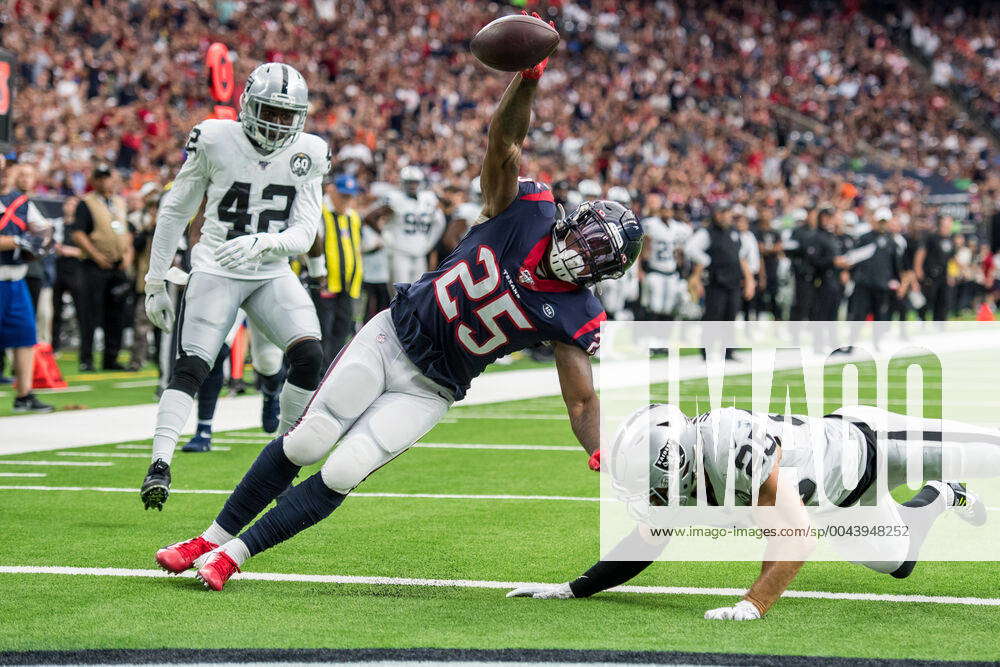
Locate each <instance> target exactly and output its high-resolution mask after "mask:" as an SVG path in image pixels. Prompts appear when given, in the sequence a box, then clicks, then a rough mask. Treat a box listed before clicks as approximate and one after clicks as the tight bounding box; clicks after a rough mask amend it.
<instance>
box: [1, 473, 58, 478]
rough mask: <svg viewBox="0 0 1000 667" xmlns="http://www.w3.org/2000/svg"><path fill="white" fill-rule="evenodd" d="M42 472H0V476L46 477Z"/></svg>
mask: <svg viewBox="0 0 1000 667" xmlns="http://www.w3.org/2000/svg"><path fill="white" fill-rule="evenodd" d="M46 476H47V475H46V473H44V472H0V477H46Z"/></svg>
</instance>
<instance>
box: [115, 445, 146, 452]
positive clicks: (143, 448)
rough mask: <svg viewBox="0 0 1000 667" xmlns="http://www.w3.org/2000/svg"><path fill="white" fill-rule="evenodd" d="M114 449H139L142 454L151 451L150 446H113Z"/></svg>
mask: <svg viewBox="0 0 1000 667" xmlns="http://www.w3.org/2000/svg"><path fill="white" fill-rule="evenodd" d="M115 449H141V450H143V451H144V452H151V451H153V446H152V445H115Z"/></svg>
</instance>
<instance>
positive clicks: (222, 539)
mask: <svg viewBox="0 0 1000 667" xmlns="http://www.w3.org/2000/svg"><path fill="white" fill-rule="evenodd" d="M201 536H202V537H203V538H205V539H206V540H208V541H209V542H211V543H212V544H225V543H226V542H228V541H230V540H232V539H233V538H234V537H236V536H235V535H230V534H229V533H227V532H226V531H224V530H223V529H222V526H220V525H219V524H217V523H216V522H214V521H213V522H212V525H211V526H209V527H208V530H206V531H205V532H204V533H202V534H201Z"/></svg>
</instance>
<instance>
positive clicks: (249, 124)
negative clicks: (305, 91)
mask: <svg viewBox="0 0 1000 667" xmlns="http://www.w3.org/2000/svg"><path fill="white" fill-rule="evenodd" d="M244 98H245V99H244V100H243V103H242V110H241V112H240V122H242V123H243V129H244V131H245V132H246V133H247V136H249V137H250V138H251V139H252V140H253V141H254V143H256V144H257V145H258V146H260V147H261V148H263V149H264V150H266V151H268V152H271V151H276V150H278V149H279V148H284V147H285V146H287V145H288V144H290V143H292V142H293V141H295V138H296V137H297V136H298V135H299V133H300V132H302V128H304V127H305V124H306V113H307V111H308V108H307V107H306V106H304V105H300V104H296V103H294V102H288V103H283V102H276V101H274V100H264V99H261V98H258V97H256V96H253V95H250V96H247V95H246V94H244Z"/></svg>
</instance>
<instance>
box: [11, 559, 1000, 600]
mask: <svg viewBox="0 0 1000 667" xmlns="http://www.w3.org/2000/svg"><path fill="white" fill-rule="evenodd" d="M0 574H57V575H75V576H88V575H89V576H102V577H149V578H154V579H161V578H167V577H172V576H176V575H171V574H168V573H167V572H164V571H163V570H138V569H125V568H114V567H59V566H37V565H2V566H0ZM180 576H182V577H186V578H193V577H194V572H191V571H189V572H185V573H183V574H181V575H180ZM233 579H243V580H250V581H294V582H301V583H319V584H368V585H375V586H435V587H443V588H487V589H512V588H518V587H520V586H528V585H533V584H536V583H537V582H525V581H490V580H477V579H414V578H409V577H358V576H350V575H338V574H292V573H288V574H286V573H278V572H243V573H241V574H236V575H234V576H233ZM611 590H612V591H618V592H622V593H642V594H652V595H712V596H725V597H737V596H741V595H743V594H745V593H746V590H745V589H742V588H697V587H691V586H619V587H617V588H612V589H611ZM783 597H789V598H806V599H814V600H852V601H858V602H908V603H924V604H927V603H930V604H958V605H968V606H976V607H1000V598H976V597H954V596H949V595H895V594H884V593H835V592H830V591H785V593H784V596H783Z"/></svg>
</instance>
